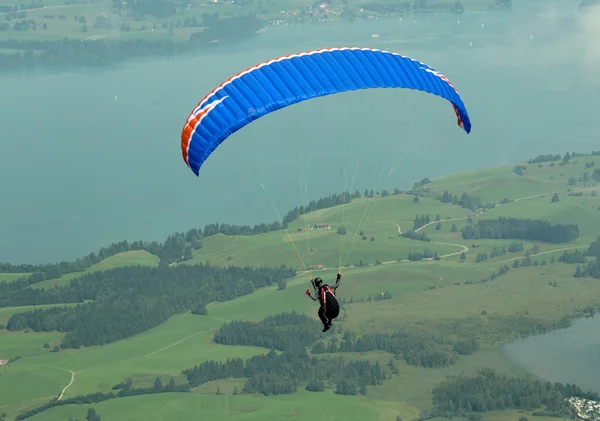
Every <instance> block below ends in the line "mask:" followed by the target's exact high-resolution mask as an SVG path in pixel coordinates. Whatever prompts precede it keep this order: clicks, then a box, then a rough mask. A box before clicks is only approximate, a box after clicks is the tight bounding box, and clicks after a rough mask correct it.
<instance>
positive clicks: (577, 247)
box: [489, 246, 589, 265]
mask: <svg viewBox="0 0 600 421" xmlns="http://www.w3.org/2000/svg"><path fill="white" fill-rule="evenodd" d="M588 247H589V246H574V247H565V248H562V249H554V250H548V251H544V252H541V253H537V254H532V255H531V257H534V256H541V255H543V254H550V253H556V252H559V251H567V250H575V249H586V248H588ZM524 257H525V256H519V257H513V258H512V259H506V260H502V261H501V262H489V264H490V265H491V264H494V265H497V264H498V263H507V262H512V261H515V260H520V259H523V258H524Z"/></svg>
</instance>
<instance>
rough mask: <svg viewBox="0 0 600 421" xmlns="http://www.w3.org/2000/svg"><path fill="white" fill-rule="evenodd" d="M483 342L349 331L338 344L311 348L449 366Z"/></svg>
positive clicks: (411, 332) (402, 331) (404, 332)
mask: <svg viewBox="0 0 600 421" xmlns="http://www.w3.org/2000/svg"><path fill="white" fill-rule="evenodd" d="M477 349H479V343H478V342H477V340H476V339H475V338H474V337H472V336H465V337H462V338H459V337H455V336H453V335H442V334H431V333H425V332H419V331H417V330H410V329H399V330H398V331H396V332H394V333H368V334H365V335H353V334H351V333H349V332H345V333H344V336H343V338H342V340H341V341H340V343H339V344H338V343H337V342H335V341H331V342H330V343H329V344H328V345H326V344H325V343H324V342H323V341H317V342H316V343H315V344H314V345H313V346H312V349H311V352H312V353H313V354H326V353H327V354H332V353H336V352H369V351H386V352H389V353H391V354H392V355H394V357H395V358H396V359H403V360H404V361H406V363H407V364H410V365H414V366H417V367H427V368H435V367H447V366H449V365H452V364H454V363H456V361H458V357H459V356H460V355H468V354H472V353H474V352H475V351H477Z"/></svg>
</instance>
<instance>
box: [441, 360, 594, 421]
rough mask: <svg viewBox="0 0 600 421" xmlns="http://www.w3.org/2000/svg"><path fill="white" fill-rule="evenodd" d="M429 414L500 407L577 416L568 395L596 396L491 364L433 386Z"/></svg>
mask: <svg viewBox="0 0 600 421" xmlns="http://www.w3.org/2000/svg"><path fill="white" fill-rule="evenodd" d="M432 393H433V405H434V408H433V411H432V416H434V417H435V416H440V417H447V418H451V417H452V416H453V415H464V414H467V413H471V412H487V411H494V410H503V409H508V408H510V409H521V410H536V412H534V415H545V416H553V417H561V418H562V417H567V418H576V417H575V413H574V412H573V410H572V409H571V407H570V405H569V403H568V402H567V401H566V400H565V399H567V398H569V397H580V398H586V399H593V400H598V399H600V396H599V395H598V394H597V393H595V392H591V391H589V392H584V391H583V390H582V389H581V388H579V387H578V386H576V385H574V384H562V383H551V382H542V381H539V380H534V379H532V378H531V377H529V376H527V377H508V376H507V375H503V374H498V373H496V372H495V371H494V370H492V369H490V368H484V369H480V370H477V371H476V372H475V373H471V374H464V373H463V374H459V375H455V376H450V377H448V378H447V379H446V380H444V381H442V382H441V383H440V384H438V385H437V386H435V387H434V388H433V390H432Z"/></svg>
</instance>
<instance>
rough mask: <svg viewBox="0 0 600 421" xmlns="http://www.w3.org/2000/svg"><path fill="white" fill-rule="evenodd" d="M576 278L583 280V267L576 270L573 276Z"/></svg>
mask: <svg viewBox="0 0 600 421" xmlns="http://www.w3.org/2000/svg"><path fill="white" fill-rule="evenodd" d="M573 277H575V278H581V266H579V265H577V269H575V273H574V274H573Z"/></svg>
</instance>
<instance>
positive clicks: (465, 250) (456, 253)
mask: <svg viewBox="0 0 600 421" xmlns="http://www.w3.org/2000/svg"><path fill="white" fill-rule="evenodd" d="M433 244H442V245H445V246H456V247H461V248H462V250H460V251H457V252H454V253H448V254H444V255H443V256H440V259H443V258H446V257H452V256H457V255H459V254H461V253H467V252H468V251H469V247H466V246H463V245H462V244H454V243H440V242H438V241H434V242H433Z"/></svg>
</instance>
